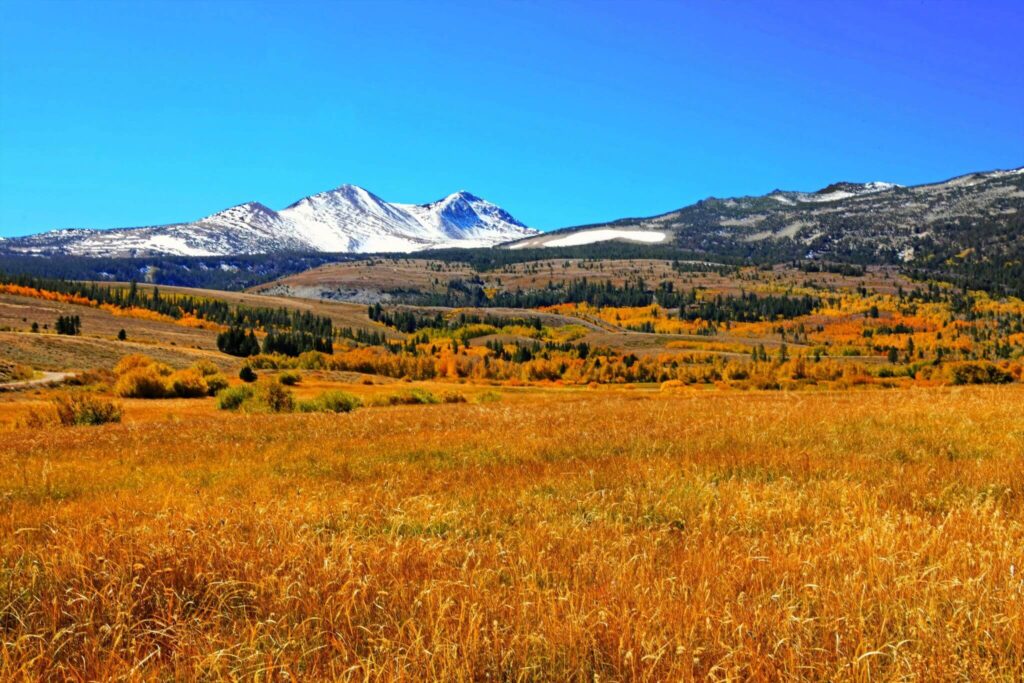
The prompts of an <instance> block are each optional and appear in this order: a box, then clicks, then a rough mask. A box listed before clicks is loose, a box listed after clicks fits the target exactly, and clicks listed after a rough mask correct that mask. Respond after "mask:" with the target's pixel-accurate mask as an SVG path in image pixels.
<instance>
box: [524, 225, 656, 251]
mask: <svg viewBox="0 0 1024 683" xmlns="http://www.w3.org/2000/svg"><path fill="white" fill-rule="evenodd" d="M667 237H668V235H667V234H666V233H664V232H657V231H654V230H648V231H640V230H615V229H613V228H598V229H596V230H581V231H579V232H574V233H570V234H568V235H565V236H564V237H556V238H554V239H541V240H533V241H530V242H526V243H520V244H514V245H512V247H511V248H512V249H521V248H523V247H532V246H539V247H578V246H581V245H584V244H594V243H595V242H607V241H608V240H626V241H628V242H642V243H644V244H657V243H659V242H664V241H665V240H666V239H667Z"/></svg>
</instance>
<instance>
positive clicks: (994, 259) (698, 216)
mask: <svg viewBox="0 0 1024 683" xmlns="http://www.w3.org/2000/svg"><path fill="white" fill-rule="evenodd" d="M601 242H604V243H609V242H613V243H619V244H623V245H625V244H633V245H642V244H643V245H649V246H651V247H662V248H664V250H665V251H666V252H672V251H678V252H686V253H689V254H704V255H706V257H707V258H730V259H737V258H738V259H746V260H750V261H751V262H758V263H763V262H780V261H789V260H830V261H839V262H852V263H861V264H900V265H903V266H905V267H906V268H908V269H916V270H921V271H926V272H929V273H932V274H935V275H940V276H944V277H949V278H953V279H956V278H964V277H966V278H969V279H970V281H971V282H974V283H987V286H991V287H995V288H1003V289H1006V288H1010V289H1013V288H1015V287H1016V288H1017V289H1019V288H1020V287H1021V283H1022V282H1024V269H1022V266H1021V264H1022V261H1024V168H1019V169H1015V170H1011V171H990V172H986V173H972V174H970V175H965V176H960V177H957V178H953V179H951V180H947V181H944V182H939V183H932V184H927V185H918V186H914V187H902V186H899V185H894V184H892V183H884V182H871V183H846V182H843V183H834V184H832V185H829V186H828V187H825V188H823V189H821V190H819V191H817V192H811V193H807V192H784V191H781V190H776V191H774V192H771V193H769V194H767V195H763V196H759V197H735V198H728V199H718V198H714V197H711V198H708V199H705V200H702V201H699V202H697V203H696V204H693V205H691V206H687V207H685V208H682V209H679V210H676V211H671V212H669V213H666V214H662V215H659V216H653V217H650V218H627V219H622V220H617V221H612V222H610V223H604V224H595V225H585V226H578V227H574V228H566V229H563V230H557V231H554V232H548V233H545V234H543V235H539V236H536V237H529V238H526V239H523V240H518V241H516V242H513V243H510V244H507V245H504V246H505V247H506V248H508V249H513V250H527V249H545V248H552V247H559V248H565V247H570V246H577V247H579V246H583V245H596V244H598V243H601Z"/></svg>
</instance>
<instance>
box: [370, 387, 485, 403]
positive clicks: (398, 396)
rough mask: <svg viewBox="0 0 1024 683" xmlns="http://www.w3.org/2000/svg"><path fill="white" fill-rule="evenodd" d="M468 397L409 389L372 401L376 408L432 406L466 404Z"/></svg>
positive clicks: (378, 397) (451, 392)
mask: <svg viewBox="0 0 1024 683" xmlns="http://www.w3.org/2000/svg"><path fill="white" fill-rule="evenodd" d="M465 402H466V397H465V396H463V395H462V394H459V393H457V392H454V391H445V392H443V393H442V394H441V395H440V396H437V395H435V394H432V393H431V392H429V391H427V390H426V389H420V388H415V389H408V390H406V391H400V392H398V393H395V394H384V395H382V396H375V397H373V399H372V400H371V401H370V403H371V405H375V406H412V405H432V404H435V403H465Z"/></svg>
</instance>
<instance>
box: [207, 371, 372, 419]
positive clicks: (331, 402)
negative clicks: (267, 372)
mask: <svg viewBox="0 0 1024 683" xmlns="http://www.w3.org/2000/svg"><path fill="white" fill-rule="evenodd" d="M283 379H284V378H283V377H279V378H277V379H271V378H265V379H262V380H260V381H258V382H256V383H255V384H253V385H244V384H243V385H241V386H237V387H231V388H228V389H225V390H224V391H222V392H220V393H219V394H217V407H218V408H220V409H221V410H237V411H240V412H244V413H291V412H294V411H298V412H300V413H348V412H351V411H353V410H355V409H356V408H359V407H361V406H362V405H363V402H362V400H361V399H360V398H359V397H358V396H354V395H352V394H349V393H346V392H344V391H325V392H324V393H322V394H320V395H319V396H317V397H315V398H311V399H306V400H302V401H296V400H295V395H294V393H293V392H292V390H291V389H289V388H288V386H287V385H286V384H285V383H284V382H283V381H282V380H283Z"/></svg>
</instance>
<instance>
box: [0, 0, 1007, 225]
mask: <svg viewBox="0 0 1024 683" xmlns="http://www.w3.org/2000/svg"><path fill="white" fill-rule="evenodd" d="M1022 36H1024V5H1022V3H1021V1H1020V0H1013V1H1010V2H937V1H933V0H928V1H918V2H885V3H870V2H839V1H835V2H833V1H830V0H821V1H807V2H799V3H790V2H780V1H779V0H772V1H771V2H756V3H755V2H696V1H695V2H663V3H634V2H615V3H612V2H606V3H602V2H596V1H588V2H517V3H504V2H494V1H489V0H488V1H484V2H464V3H463V2H459V3H455V2H428V1H427V0H420V1H416V2H369V3H362V2H358V3H357V2H342V1H340V0H338V1H334V2H307V3H295V2H267V3H262V2H243V1H237V0H234V1H228V0H223V1H221V2H198V1H175V2H154V1H149V0H132V1H131V2H113V1H109V0H107V1H105V0H90V1H88V2H85V1H79V2H73V1H70V0H69V1H62V2H52V1H45V0H31V1H30V2H26V1H23V0H2V1H0V235H18V234H26V233H29V232H36V231H40V230H44V229H51V228H58V227H97V228H103V227H115V226H134V225H152V224H158V223H167V222H175V221H183V220H191V219H195V218H198V217H200V216H203V215H206V214H209V213H212V212H214V211H217V210H220V209H222V208H225V207H227V206H230V205H233V204H237V203H240V202H243V201H248V200H259V201H262V202H264V203H265V204H268V205H269V206H271V207H274V208H283V207H284V206H286V205H287V204H289V203H291V202H292V201H294V200H296V199H298V198H300V197H302V196H304V195H307V194H311V193H313V192H317V191H321V190H325V189H329V188H331V187H335V186H337V185H340V184H342V183H354V184H357V185H361V186H363V187H366V188H367V189H369V190H371V191H373V192H375V193H377V194H378V195H380V196H382V197H383V198H385V199H387V200H389V201H403V202H426V201H430V200H433V199H436V198H439V197H441V196H443V195H446V194H448V193H450V192H453V191H455V190H458V189H468V190H470V191H472V192H474V193H476V194H479V195H481V196H483V197H486V198H488V199H490V200H492V201H494V202H496V203H499V204H501V205H502V206H504V207H505V208H507V209H508V210H509V211H510V212H512V213H513V215H515V216H517V217H518V218H520V220H522V221H524V222H526V223H528V224H530V225H533V226H536V227H539V228H544V229H547V228H555V227H561V226H565V225H574V224H580V223H589V222H594V221H599V220H605V219H613V218H619V217H624V216H637V215H650V214H655V213H659V212H662V211H667V210H671V209H674V208H677V207H679V206H683V205H686V204H689V203H691V202H692V201H694V200H697V199H700V198H702V197H706V196H709V195H715V196H729V195H737V194H758V193H764V192H767V191H770V190H772V189H774V188H776V187H779V188H783V189H802V190H813V189H817V188H819V187H821V186H823V185H826V184H828V183H829V182H832V181H836V180H853V181H867V180H889V181H895V182H899V183H904V184H911V183H918V182H925V181H930V180H937V179H942V178H945V177H949V176H953V175H957V174H960V173H964V172H968V171H973V170H982V169H990V168H1007V167H1015V166H1021V165H1024V39H1022Z"/></svg>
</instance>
